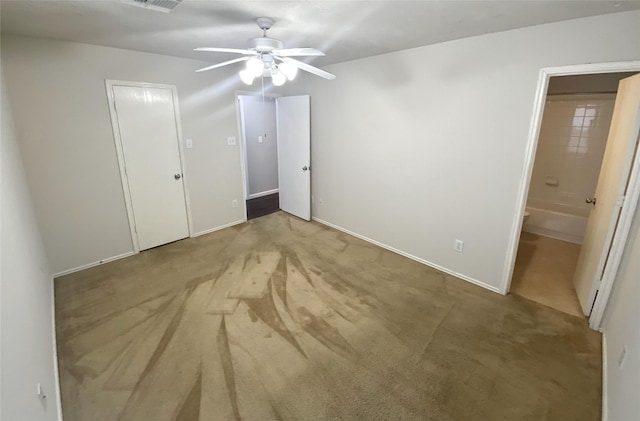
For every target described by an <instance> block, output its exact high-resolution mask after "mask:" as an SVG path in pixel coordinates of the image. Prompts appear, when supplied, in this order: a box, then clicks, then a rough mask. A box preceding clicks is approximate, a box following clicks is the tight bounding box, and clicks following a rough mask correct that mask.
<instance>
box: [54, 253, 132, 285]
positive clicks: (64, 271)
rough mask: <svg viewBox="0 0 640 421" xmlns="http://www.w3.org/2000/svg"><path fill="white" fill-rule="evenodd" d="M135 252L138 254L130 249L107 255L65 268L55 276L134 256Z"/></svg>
mask: <svg viewBox="0 0 640 421" xmlns="http://www.w3.org/2000/svg"><path fill="white" fill-rule="evenodd" d="M134 254H136V252H135V251H133V250H132V251H128V252H126V253H122V254H118V255H117V256H113V257H107V258H106V259H102V260H98V261H97V262H93V263H87V264H86V265H82V266H78V267H75V268H72V269H67V270H63V271H61V272H58V273H54V274H53V277H54V278H57V277H59V276H64V275H68V274H70V273H74V272H79V271H81V270H85V269H89V268H92V267H94V266H98V265H101V264H103V263H109V262H113V261H114V260H118V259H124V258H125V257H129V256H133V255H134Z"/></svg>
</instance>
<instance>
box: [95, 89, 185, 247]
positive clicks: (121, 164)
mask: <svg viewBox="0 0 640 421" xmlns="http://www.w3.org/2000/svg"><path fill="white" fill-rule="evenodd" d="M105 86H106V89H107V100H108V103H109V114H110V116H111V127H112V129H113V139H114V143H115V145H116V155H117V156H118V168H119V170H120V181H121V182H122V190H123V192H124V203H125V206H126V207H127V218H128V220H129V231H130V233H131V244H132V245H133V252H134V253H136V254H137V253H140V244H139V242H138V234H137V233H136V229H135V219H134V217H133V205H132V201H131V192H130V190H129V180H128V178H127V173H126V171H125V160H124V149H123V147H122V137H121V136H120V126H119V124H118V114H117V111H116V105H115V104H116V102H115V96H114V94H113V87H114V86H128V87H135V88H161V89H170V90H171V94H172V97H173V112H174V117H175V119H176V131H177V133H176V135H177V137H178V151H179V154H180V166H181V171H182V180H183V181H182V183H183V185H184V201H185V206H186V209H187V226H188V227H189V237H193V221H192V218H191V201H190V199H189V190H188V189H187V171H186V165H185V159H184V156H185V154H184V142H183V139H182V125H181V120H180V107H179V105H178V90H177V88H176V87H175V85H165V84H161V83H147V82H129V81H124V80H112V79H105Z"/></svg>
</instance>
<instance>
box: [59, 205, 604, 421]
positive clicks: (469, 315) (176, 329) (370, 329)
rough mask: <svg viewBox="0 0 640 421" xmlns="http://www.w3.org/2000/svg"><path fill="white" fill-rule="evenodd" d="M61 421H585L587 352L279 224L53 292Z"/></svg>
mask: <svg viewBox="0 0 640 421" xmlns="http://www.w3.org/2000/svg"><path fill="white" fill-rule="evenodd" d="M56 320H57V334H58V355H59V359H60V371H61V373H60V381H61V389H62V403H63V412H64V419H65V421H80V420H82V421H101V420H123V421H124V420H135V421H147V420H148V421H165V420H180V421H187V420H189V421H197V420H203V421H204V420H207V421H209V420H240V419H242V420H438V421H446V420H491V421H496V420H561V421H570V420H580V421H586V420H594V421H595V420H598V419H599V416H600V396H601V395H600V394H601V386H600V382H601V380H600V379H601V367H600V365H601V359H600V358H601V357H600V335H599V334H598V333H596V332H594V331H591V330H589V329H588V328H587V325H586V322H585V321H584V320H582V319H580V318H577V317H572V316H569V315H567V314H564V313H561V312H558V311H555V310H553V309H550V308H548V307H545V306H543V305H539V304H537V303H534V302H531V301H528V300H525V299H522V298H519V297H515V296H507V297H503V296H500V295H498V294H495V293H492V292H489V291H486V290H483V289H482V288H479V287H476V286H474V285H471V284H469V283H467V282H464V281H461V280H458V279H456V278H453V277H451V276H448V275H445V274H443V273H441V272H438V271H436V270H434V269H431V268H429V267H427V266H424V265H422V264H419V263H416V262H413V261H410V260H408V259H405V258H403V257H400V256H398V255H396V254H394V253H391V252H388V251H385V250H383V249H380V248H378V247H375V246H373V245H370V244H368V243H365V242H363V241H361V240H358V239H356V238H354V237H351V236H348V235H345V234H342V233H340V232H337V231H335V230H333V229H330V228H327V227H324V226H322V225H319V224H317V223H307V222H304V221H301V220H298V219H296V218H292V217H289V216H287V215H286V214H284V213H282V212H278V213H276V214H272V215H269V216H266V217H263V218H259V219H256V220H253V221H251V222H249V223H247V224H243V225H240V226H236V227H233V228H228V229H225V230H222V231H219V232H216V233H212V234H209V235H206V236H202V237H198V238H193V239H188V240H184V241H180V242H176V243H173V244H169V245H166V246H163V247H160V248H157V249H153V250H149V251H146V252H143V253H140V254H139V255H136V256H133V257H130V258H126V259H122V260H119V261H116V262H112V263H108V264H105V265H102V266H100V267H96V268H92V269H88V270H85V271H83V272H79V273H75V274H72V275H68V276H65V277H62V278H59V279H57V280H56Z"/></svg>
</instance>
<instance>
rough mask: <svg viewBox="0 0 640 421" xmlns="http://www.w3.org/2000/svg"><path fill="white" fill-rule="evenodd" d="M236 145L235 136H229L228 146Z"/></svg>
mask: <svg viewBox="0 0 640 421" xmlns="http://www.w3.org/2000/svg"><path fill="white" fill-rule="evenodd" d="M235 144H236V138H235V137H233V136H229V137H228V138H227V145H229V146H234V145H235Z"/></svg>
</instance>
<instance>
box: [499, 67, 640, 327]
mask: <svg viewBox="0 0 640 421" xmlns="http://www.w3.org/2000/svg"><path fill="white" fill-rule="evenodd" d="M633 71H640V60H635V61H627V62H616V63H591V64H581V65H573V66H562V67H548V68H544V69H541V70H540V73H539V77H538V86H537V88H536V93H535V96H534V102H533V113H532V117H531V122H530V125H529V136H528V140H527V147H526V150H525V159H524V167H523V171H522V175H521V178H520V183H519V184H520V187H519V196H518V198H517V200H516V204H515V205H516V207H515V211H514V217H513V221H512V223H511V233H510V236H509V243H508V246H507V256H506V259H505V265H504V269H503V277H502V282H501V286H500V288H499V289H500V292H501V293H502V294H506V293H508V292H509V289H510V287H511V278H512V277H513V270H514V267H515V262H516V254H517V250H518V240H519V238H520V229H521V227H522V217H523V215H524V212H525V207H526V202H527V195H528V193H529V183H530V181H531V173H532V171H533V163H534V160H535V152H536V148H537V145H538V136H539V134H540V126H541V123H542V115H543V111H544V104H545V100H546V95H547V88H548V85H549V78H550V77H552V76H569V75H581V74H597V73H618V72H633ZM639 175H640V174H635V175H634V177H635V178H638V176H639ZM632 181H636V182H637V181H639V180H635V179H634V180H631V181H630V183H631V182H632ZM638 188H639V189H640V186H638ZM631 202H633V203H631ZM636 202H637V200H636V201H635V202H634V201H632V200H625V206H623V208H622V213H625V212H629V208H631V207H633V209H632V210H635V207H636V204H637V203H636ZM616 234H617V232H616ZM616 236H617V235H616ZM625 240H626V238H625ZM614 241H615V239H614ZM615 243H616V247H622V248H624V243H622V244H619V243H620V241H618V242H615ZM612 249H613V244H612ZM612 252H613V250H612ZM618 263H619V262H618ZM615 266H616V268H615V271H617V266H618V264H616V265H615ZM611 271H613V272H614V275H615V271H614V270H613V268H611ZM605 281H606V282H605ZM612 283H613V278H607V279H606V280H605V279H603V282H602V286H601V293H599V294H598V297H597V298H596V303H595V304H596V305H597V306H598V308H602V310H601V311H602V313H604V307H606V299H608V296H609V292H610V289H611V286H612ZM605 291H606V293H602V292H605ZM605 295H606V297H605ZM594 308H595V307H594ZM593 316H595V314H594V315H592V317H593ZM595 322H596V318H593V319H591V318H590V325H591V326H592V327H594V323H595ZM600 322H601V316H599V320H597V325H598V326H599V324H600Z"/></svg>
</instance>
